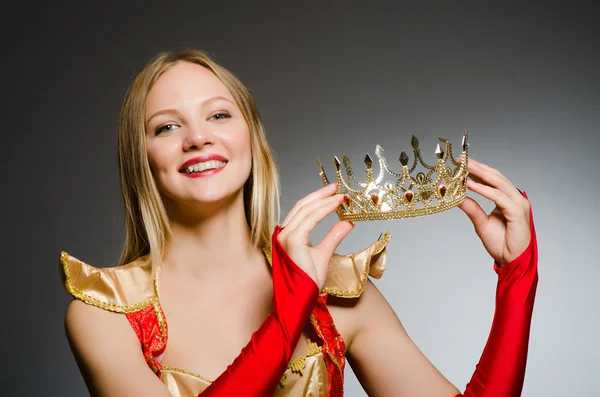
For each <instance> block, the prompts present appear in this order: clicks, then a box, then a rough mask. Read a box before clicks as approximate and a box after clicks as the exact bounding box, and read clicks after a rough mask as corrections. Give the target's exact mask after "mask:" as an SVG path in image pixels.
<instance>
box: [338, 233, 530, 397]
mask: <svg viewBox="0 0 600 397" xmlns="http://www.w3.org/2000/svg"><path fill="white" fill-rule="evenodd" d="M531 225H532V228H531V241H530V245H529V246H528V248H527V249H526V250H525V251H524V252H523V253H522V254H521V255H520V256H519V257H518V258H516V259H515V260H513V261H511V262H510V263H507V264H505V265H503V266H502V267H500V265H499V264H498V263H495V264H494V269H495V271H496V272H497V273H498V287H497V292H496V311H495V314H494V320H493V322H492V328H491V331H490V335H489V338H488V342H487V344H486V347H485V349H484V351H483V354H482V356H481V359H480V361H479V364H478V365H477V367H476V368H477V369H476V371H475V373H474V374H473V377H472V378H471V381H470V382H469V384H468V385H467V388H466V390H465V392H464V397H512V396H520V394H521V389H522V387H523V379H524V376H525V364H526V361H527V345H528V340H529V328H530V324H531V315H532V311H533V302H534V297H535V290H536V286H537V244H536V236H535V229H534V227H533V221H532V223H531ZM352 310H355V311H356V313H354V314H353V317H354V318H356V319H361V320H360V323H359V324H358V327H357V330H356V331H355V332H356V333H355V335H354V337H353V339H352V342H351V344H350V346H349V349H348V361H349V363H350V365H351V366H352V369H353V370H354V372H355V373H356V375H357V377H358V379H359V381H360V383H361V385H362V386H363V387H364V389H365V390H366V391H367V393H368V394H369V395H370V396H388V395H393V396H411V397H412V396H415V397H416V396H429V397H436V396H439V397H448V396H456V397H458V396H461V394H460V393H459V391H458V389H456V388H455V387H454V386H452V384H451V383H450V382H449V381H448V380H446V379H445V378H444V377H443V376H442V374H441V373H440V372H439V371H438V370H437V369H436V368H435V367H434V366H433V365H432V364H431V363H430V362H429V360H427V358H426V357H425V356H424V355H423V353H422V352H421V351H420V350H419V349H418V348H417V346H416V345H415V344H414V342H413V341H412V340H411V339H410V337H409V336H408V334H407V333H406V331H405V330H404V327H403V326H402V324H401V323H400V321H399V320H398V317H397V316H396V314H395V313H394V312H393V310H392V308H391V307H390V305H389V304H388V302H387V301H386V300H385V298H384V297H383V296H382V295H381V293H380V292H379V291H378V290H377V288H376V287H375V286H374V285H373V284H372V283H371V282H370V281H369V283H368V284H367V287H366V288H365V291H364V292H363V294H362V295H361V297H360V299H359V301H358V303H357V305H356V306H355V307H354V308H353V309H352Z"/></svg>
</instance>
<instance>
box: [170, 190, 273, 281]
mask: <svg viewBox="0 0 600 397" xmlns="http://www.w3.org/2000/svg"><path fill="white" fill-rule="evenodd" d="M203 207H205V208H204V211H202V214H198V212H193V211H190V210H189V208H188V209H186V210H182V209H179V210H171V211H169V215H170V216H169V219H170V221H171V238H170V241H169V243H168V244H167V247H166V250H165V254H164V257H163V264H164V265H163V266H164V269H163V270H164V271H167V272H169V273H171V274H173V275H180V276H183V277H188V278H189V277H193V278H204V279H206V278H207V277H211V276H219V275H225V276H227V275H228V274H230V273H231V272H235V271H238V270H240V268H242V267H243V266H244V265H245V264H247V263H248V262H249V261H250V260H252V259H255V258H256V257H257V256H259V255H262V254H261V250H260V248H259V247H256V246H254V245H253V244H252V240H251V232H250V227H249V226H248V224H247V222H246V216H245V213H244V203H243V194H242V193H241V192H240V194H239V195H236V197H235V198H233V199H232V200H230V202H227V203H220V204H215V205H205V206H203Z"/></svg>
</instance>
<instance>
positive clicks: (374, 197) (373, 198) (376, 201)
mask: <svg viewBox="0 0 600 397" xmlns="http://www.w3.org/2000/svg"><path fill="white" fill-rule="evenodd" d="M371 200H372V201H373V204H375V205H377V204H379V196H378V195H376V194H372V195H371Z"/></svg>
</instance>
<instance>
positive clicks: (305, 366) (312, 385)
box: [61, 50, 537, 397]
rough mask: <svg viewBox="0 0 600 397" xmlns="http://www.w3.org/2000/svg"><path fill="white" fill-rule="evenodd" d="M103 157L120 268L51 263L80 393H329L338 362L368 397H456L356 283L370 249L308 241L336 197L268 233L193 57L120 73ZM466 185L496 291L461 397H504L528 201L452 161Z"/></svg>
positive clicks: (521, 285) (198, 57) (251, 160)
mask: <svg viewBox="0 0 600 397" xmlns="http://www.w3.org/2000/svg"><path fill="white" fill-rule="evenodd" d="M119 159H120V170H121V186H122V191H123V197H124V203H125V211H126V231H127V236H126V242H125V249H124V253H123V256H122V260H121V263H122V264H123V265H122V266H118V267H116V268H105V269H97V268H94V267H92V266H90V265H87V264H85V263H83V262H81V261H79V260H78V259H76V258H74V257H71V256H70V255H68V254H67V253H63V254H62V255H61V263H62V269H63V275H64V282H65V285H66V288H67V290H68V291H69V292H70V293H71V294H72V295H73V296H74V297H76V298H77V299H76V300H74V301H72V302H71V304H70V305H69V307H68V310H67V313H66V321H65V322H66V330H67V336H68V338H69V342H70V344H71V348H72V350H73V354H74V355H75V357H76V359H77V362H78V365H79V367H80V369H81V372H82V374H83V376H84V378H85V381H86V384H87V385H88V388H89V390H90V392H91V394H93V395H98V396H132V395H140V396H141V395H143V396H157V397H158V396H170V395H174V396H195V395H198V394H200V393H202V395H203V396H204V395H207V396H210V395H219V396H221V395H222V396H231V395H244V396H258V395H260V396H262V395H266V396H269V395H273V394H275V395H280V396H292V395H294V396H295V395H311V396H340V395H342V394H343V368H344V363H345V358H346V357H348V359H349V360H350V362H351V364H352V368H353V370H354V371H355V372H356V375H357V377H358V378H359V380H360V382H361V384H362V385H363V387H364V388H365V390H366V391H367V393H369V395H382V396H431V397H436V396H439V397H452V396H457V395H460V394H459V391H458V389H456V388H455V387H454V386H453V385H452V384H451V383H450V382H448V381H447V380H446V379H445V378H444V377H443V376H442V375H441V374H440V373H439V372H438V371H437V369H436V368H435V367H434V366H433V365H432V364H431V363H430V362H429V361H428V360H427V359H426V358H425V356H424V355H423V354H422V353H421V352H420V351H419V349H418V348H417V347H416V346H415V344H414V343H413V342H412V341H411V339H410V338H409V337H408V335H407V333H406V332H405V330H404V328H403V327H402V325H401V323H400V321H399V320H398V318H397V317H396V315H395V314H394V312H393V310H392V309H391V308H390V306H389V304H388V303H387V302H386V301H385V299H384V298H383V296H382V295H381V294H380V293H379V291H378V290H377V289H376V288H375V286H374V285H373V284H372V283H371V282H370V281H368V280H367V278H366V274H367V273H370V274H371V275H374V276H379V275H381V272H382V271H383V268H384V266H385V244H386V243H387V241H388V237H387V236H386V237H385V238H384V239H382V240H380V241H377V242H375V243H373V244H372V245H371V246H369V247H368V248H366V249H365V250H363V251H361V252H359V253H357V254H354V255H349V256H346V257H341V256H337V255H335V254H334V250H335V249H336V247H337V246H338V244H339V243H340V242H341V241H342V240H343V238H344V237H345V236H346V235H347V234H348V233H349V232H350V231H351V230H352V228H353V226H354V225H353V224H351V223H349V222H338V223H336V224H335V225H334V226H333V227H332V228H331V230H330V231H329V232H328V233H327V235H326V236H325V237H324V238H323V240H322V241H321V242H320V243H319V244H317V245H314V246H312V245H309V235H310V232H311V231H312V230H313V228H314V227H315V226H316V224H318V222H320V221H321V220H322V219H324V218H325V217H326V216H327V215H329V214H331V213H332V212H334V211H335V209H336V208H337V207H338V205H339V204H340V203H341V201H342V200H343V197H341V196H340V195H335V194H334V193H335V190H336V186H335V185H334V184H332V185H329V186H326V187H324V188H322V189H320V190H318V191H316V192H313V193H311V194H309V195H308V196H306V197H304V198H303V199H302V200H300V201H299V202H298V203H296V205H295V206H294V208H293V209H292V210H291V212H290V213H289V214H288V215H287V217H286V218H285V220H284V221H283V222H282V223H281V227H280V226H277V227H276V226H275V219H276V218H275V212H276V210H277V209H278V204H277V199H278V182H277V173H276V169H275V165H274V162H273V160H272V156H271V152H270V149H269V147H268V144H267V142H266V140H265V137H264V133H263V128H262V125H261V121H260V117H259V115H258V111H257V109H256V107H255V105H254V102H253V101H252V99H251V97H250V95H249V93H248V92H247V90H246V89H245V88H244V87H243V85H242V84H241V83H240V82H239V81H238V80H237V79H236V78H235V77H234V76H233V75H232V74H231V73H229V72H228V71H227V70H226V69H224V68H223V67H221V66H219V65H218V64H216V63H215V62H214V61H212V60H211V59H210V58H208V57H207V56H206V55H205V54H203V53H202V52H199V51H194V50H188V51H184V52H181V53H164V54H161V55H159V56H158V57H156V58H155V59H153V60H152V61H151V62H150V63H149V64H148V65H147V66H146V67H145V68H144V69H143V70H142V71H141V72H140V73H139V74H138V76H137V77H136V79H135V80H134V82H133V83H132V85H131V86H130V88H129V90H128V92H127V94H126V96H125V100H124V103H123V106H122V111H121V115H120V125H119ZM469 172H470V175H471V177H472V180H470V181H469V183H468V188H469V189H470V190H472V191H474V192H476V193H479V194H480V195H482V196H483V197H485V198H488V199H490V200H492V201H494V202H495V204H496V208H495V209H494V211H493V212H492V213H491V214H490V215H487V214H486V213H484V212H483V210H482V209H481V207H479V205H478V204H477V203H476V202H475V201H474V200H472V199H470V198H467V199H466V200H465V201H464V202H463V203H462V204H461V205H460V208H461V209H462V210H463V211H464V212H465V213H466V214H467V215H468V216H469V218H470V219H471V220H472V221H473V224H474V226H475V231H476V233H477V234H478V235H479V237H480V238H481V240H482V242H483V244H484V246H485V248H486V249H487V251H488V252H489V253H490V255H491V256H492V258H493V259H494V261H495V270H496V271H497V272H498V274H499V284H498V293H497V308H496V315H495V317H494V323H493V325H492V331H491V334H490V338H489V341H488V344H487V346H486V348H485V350H484V353H483V355H482V358H481V361H480V363H479V365H478V367H477V370H476V372H475V374H474V375H473V379H472V381H471V382H470V384H469V386H468V387H467V390H466V391H465V392H464V395H465V396H478V397H481V396H505V397H506V396H517V395H519V394H520V390H521V388H522V383H523V376H524V371H525V361H526V355H527V342H528V336H529V324H530V321H531V311H532V308H533V299H534V295H535V289H536V285H537V247H536V242H535V232H534V229H533V223H532V217H531V210H530V205H529V202H528V200H527V198H526V196H525V195H521V194H520V192H519V191H518V190H517V189H516V188H514V187H513V186H512V184H511V183H510V182H509V181H508V180H507V179H506V178H505V177H504V176H502V174H500V173H499V172H498V171H496V170H494V169H492V168H490V167H488V166H486V165H484V164H481V163H478V162H476V161H474V160H470V161H469ZM273 230H274V232H273ZM332 274H335V275H336V277H328V275H329V276H331V275H332ZM357 274H359V275H360V274H362V275H364V277H362V276H357ZM86 303H87V304H86ZM132 329H133V331H134V332H131V330H132ZM167 341H168V344H167Z"/></svg>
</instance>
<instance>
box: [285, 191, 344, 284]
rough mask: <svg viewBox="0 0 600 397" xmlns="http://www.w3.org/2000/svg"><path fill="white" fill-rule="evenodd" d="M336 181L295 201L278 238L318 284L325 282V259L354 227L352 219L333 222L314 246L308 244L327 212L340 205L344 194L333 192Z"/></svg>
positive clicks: (327, 258)
mask: <svg viewBox="0 0 600 397" xmlns="http://www.w3.org/2000/svg"><path fill="white" fill-rule="evenodd" d="M336 189H337V183H331V184H329V185H327V186H325V187H323V188H321V189H319V190H317V191H315V192H313V193H311V194H309V195H308V196H306V197H304V198H303V199H301V200H300V201H298V202H297V203H296V205H295V206H294V208H292V210H291V211H290V213H289V214H288V216H287V217H286V218H285V219H284V221H283V223H282V225H281V226H282V230H281V232H280V233H279V236H278V241H279V243H280V244H281V245H282V247H283V249H285V251H286V252H287V254H288V255H289V257H290V258H291V259H292V260H293V261H294V262H295V263H296V265H298V266H299V267H300V268H301V269H302V270H303V271H304V272H306V274H308V275H309V276H310V277H311V278H312V279H313V280H314V282H315V283H316V284H317V286H318V287H319V291H321V290H322V289H323V285H325V279H326V278H327V268H328V265H329V260H330V259H331V257H332V256H333V253H334V251H335V249H336V248H337V247H338V245H339V244H340V243H341V242H342V240H343V239H344V237H346V236H347V235H348V233H350V231H351V230H352V229H353V228H354V224H353V223H352V222H346V221H340V222H337V223H336V224H335V225H333V227H332V228H331V229H330V230H329V232H328V233H327V234H326V235H325V237H323V240H321V242H320V243H319V244H317V245H315V246H309V239H310V233H311V232H312V231H313V229H314V228H315V226H316V225H317V224H318V223H319V222H321V221H322V220H323V219H325V217H327V215H329V214H331V213H332V212H334V211H335V210H336V208H337V207H338V206H339V205H340V204H341V202H342V200H343V198H344V195H343V194H334V193H335V191H336Z"/></svg>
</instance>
